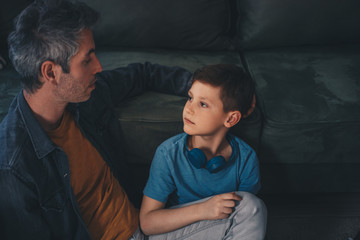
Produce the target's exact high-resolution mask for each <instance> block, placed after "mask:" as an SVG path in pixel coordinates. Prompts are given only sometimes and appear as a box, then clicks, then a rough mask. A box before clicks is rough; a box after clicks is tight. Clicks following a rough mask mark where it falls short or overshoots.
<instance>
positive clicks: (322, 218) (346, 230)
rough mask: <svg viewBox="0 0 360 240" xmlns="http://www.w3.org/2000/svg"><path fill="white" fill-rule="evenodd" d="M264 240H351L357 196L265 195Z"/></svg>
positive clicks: (358, 210) (358, 216)
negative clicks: (266, 218)
mask: <svg viewBox="0 0 360 240" xmlns="http://www.w3.org/2000/svg"><path fill="white" fill-rule="evenodd" d="M263 199H264V201H265V202H266V203H267V206H268V225H267V237H266V240H279V239H292V240H305V239H306V240H322V239H324V240H325V239H326V240H341V239H343V240H351V239H354V238H355V236H356V235H357V233H358V231H359V226H360V205H359V202H360V194H359V193H321V194H318V193H317V194H276V195H274V194H269V195H266V196H263Z"/></svg>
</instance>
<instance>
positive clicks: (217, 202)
mask: <svg viewBox="0 0 360 240" xmlns="http://www.w3.org/2000/svg"><path fill="white" fill-rule="evenodd" d="M241 199H242V198H241V197H240V196H238V195H236V194H235V193H234V192H232V193H223V194H219V195H216V196H214V197H212V198H210V199H209V200H207V201H205V202H203V203H202V204H201V209H202V210H201V211H202V214H203V216H204V219H206V220H217V219H225V218H228V217H229V216H230V214H231V213H232V212H233V210H234V209H233V208H234V207H235V206H236V201H241Z"/></svg>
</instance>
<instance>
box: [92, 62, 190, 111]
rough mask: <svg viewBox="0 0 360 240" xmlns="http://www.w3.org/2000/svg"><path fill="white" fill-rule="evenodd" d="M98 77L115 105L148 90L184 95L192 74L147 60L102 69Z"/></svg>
mask: <svg viewBox="0 0 360 240" xmlns="http://www.w3.org/2000/svg"><path fill="white" fill-rule="evenodd" d="M98 78H99V79H101V80H104V82H105V84H107V86H108V89H109V91H110V95H111V96H112V101H113V103H114V104H115V105H116V104H118V103H119V102H121V101H122V100H123V99H125V98H128V97H132V96H136V95H139V94H141V93H143V92H144V91H150V90H151V91H158V92H162V93H169V94H175V95H180V96H186V94H187V91H188V90H189V88H190V81H191V78H192V74H191V73H190V72H189V71H187V70H185V69H183V68H180V67H167V66H162V65H158V64H151V63H148V62H147V63H144V64H140V63H134V64H130V65H128V66H127V67H121V68H117V69H114V70H109V71H103V72H101V73H99V74H98Z"/></svg>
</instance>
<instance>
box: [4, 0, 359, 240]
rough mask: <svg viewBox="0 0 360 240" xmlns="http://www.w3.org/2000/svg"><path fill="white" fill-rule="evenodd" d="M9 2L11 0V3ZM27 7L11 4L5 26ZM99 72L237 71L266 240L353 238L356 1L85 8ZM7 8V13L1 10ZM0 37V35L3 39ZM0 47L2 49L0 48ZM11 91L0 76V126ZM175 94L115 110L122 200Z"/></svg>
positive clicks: (12, 78) (174, 129) (166, 127)
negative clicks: (145, 65)
mask: <svg viewBox="0 0 360 240" xmlns="http://www.w3.org/2000/svg"><path fill="white" fill-rule="evenodd" d="M14 2H17V3H16V5H15V4H14ZM28 2H31V1H29V0H16V1H13V2H12V3H9V4H13V5H14V6H11V7H12V10H11V11H9V12H7V15H6V17H7V18H6V19H2V23H1V24H2V28H1V30H2V31H1V33H2V34H3V35H6V33H7V30H8V29H9V27H8V26H9V21H10V20H9V19H11V18H13V17H14V16H15V15H16V14H15V13H17V11H20V9H21V8H23V7H24V6H26V4H27V3H28ZM85 2H87V3H88V4H89V5H90V6H93V7H94V8H96V9H97V10H98V11H100V12H101V14H102V19H101V21H100V23H99V24H98V25H97V26H96V28H95V29H94V37H95V42H96V44H97V55H98V57H99V59H100V61H101V63H102V65H103V67H104V69H112V68H116V67H119V66H126V65H127V64H129V63H133V62H152V63H159V64H164V65H171V66H181V67H184V68H186V69H188V70H190V71H194V70H195V69H196V68H198V67H201V66H204V65H207V64H215V63H234V64H238V65H240V66H242V67H244V68H245V69H246V70H247V71H248V72H249V73H250V74H251V76H252V78H253V79H254V80H255V82H256V84H257V90H256V97H257V106H256V110H255V112H254V113H253V114H252V115H250V116H249V117H248V118H246V119H243V120H241V122H240V123H239V124H238V125H237V126H235V127H234V128H233V129H232V130H231V131H232V133H234V134H235V135H237V136H239V137H240V138H242V139H244V140H245V141H246V142H248V143H249V144H250V145H251V146H252V147H253V148H254V149H255V150H256V151H257V153H258V155H259V159H260V164H261V166H260V167H261V177H262V186H263V187H262V190H261V192H260V197H261V198H263V199H264V201H265V203H266V204H267V206H268V212H269V217H268V231H267V239H270V240H272V239H274V240H279V239H306V240H308V239H326V240H331V239H334V240H335V239H348V238H354V237H355V236H356V234H357V233H358V231H360V174H359V173H360V14H359V10H360V2H359V1H357V0H345V1H339V0H337V1H336V0H312V1H295V0H289V1H285V0H272V1H266V0H196V1H195V0H183V1H169V0H167V1H166V0H153V1H147V0H136V1H135V0H102V1H99V0H86V1H85ZM9 7H10V5H9ZM3 39H4V38H3ZM2 46H3V48H5V44H4V43H3V44H2ZM19 89H20V85H19V81H18V76H17V74H16V73H15V72H14V70H13V69H12V67H11V66H7V68H6V69H4V70H1V71H0V118H1V119H2V118H3V117H4V115H5V114H6V112H7V107H8V105H9V104H10V102H11V99H12V97H13V96H14V95H15V94H16V93H17V91H18V90H19ZM185 100H186V99H185V98H183V97H178V96H172V95H165V94H160V93H155V92H147V93H145V94H143V95H141V96H137V97H135V98H132V99H128V100H127V101H126V102H124V103H123V104H122V105H121V106H120V107H119V108H118V109H116V113H117V115H118V117H119V124H120V127H121V130H122V132H121V133H120V134H122V135H124V138H125V140H126V144H127V149H128V154H127V159H126V161H127V163H128V164H129V165H130V166H131V169H132V170H131V171H132V176H134V179H133V180H131V181H133V192H132V193H129V195H130V196H131V198H132V200H133V202H134V203H135V205H137V206H139V204H140V201H141V191H142V188H143V187H144V184H145V182H146V179H147V176H148V171H149V166H150V163H151V160H152V156H153V154H154V152H155V149H156V147H157V146H158V145H159V144H160V143H161V142H162V141H164V140H165V139H167V138H169V137H170V136H173V135H175V134H177V133H180V132H182V118H181V114H182V108H183V105H184V103H185Z"/></svg>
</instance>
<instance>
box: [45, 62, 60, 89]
mask: <svg viewBox="0 0 360 240" xmlns="http://www.w3.org/2000/svg"><path fill="white" fill-rule="evenodd" d="M60 71H61V67H60V66H59V65H57V64H55V63H54V62H53V61H50V60H47V61H45V62H43V63H42V64H41V78H42V79H43V81H44V82H49V83H52V84H57V81H58V78H59V76H60V73H61V72H60Z"/></svg>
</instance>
